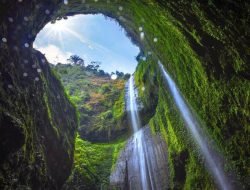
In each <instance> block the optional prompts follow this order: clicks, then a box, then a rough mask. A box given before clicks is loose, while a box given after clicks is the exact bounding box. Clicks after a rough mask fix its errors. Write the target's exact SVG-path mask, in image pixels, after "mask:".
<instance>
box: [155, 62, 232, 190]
mask: <svg viewBox="0 0 250 190" xmlns="http://www.w3.org/2000/svg"><path fill="white" fill-rule="evenodd" d="M158 64H159V66H160V69H161V72H162V74H163V77H164V79H165V80H166V82H167V84H168V87H169V90H170V93H171V95H172V97H173V99H174V101H175V103H176V105H177V107H178V109H179V111H180V113H181V115H182V118H183V119H184V121H185V123H186V125H187V127H188V129H189V131H190V132H191V134H192V136H193V138H194V140H195V141H196V143H197V145H198V146H199V148H200V150H201V153H202V154H203V157H204V158H205V161H206V164H207V168H208V170H209V171H210V173H211V174H212V176H213V177H214V179H215V181H216V183H217V184H218V186H219V188H220V189H223V190H229V189H231V188H232V187H231V185H229V181H228V180H227V179H226V176H225V174H224V170H223V168H222V166H220V164H219V162H218V161H217V160H216V159H215V155H214V154H215V152H214V151H213V150H212V149H211V147H209V145H208V142H207V140H206V139H207V137H206V136H205V135H204V134H203V133H202V128H201V127H200V124H199V122H198V121H197V119H196V117H195V116H194V115H193V114H192V112H191V109H190V108H189V106H188V105H187V104H186V103H185V100H184V98H183V97H182V95H181V93H180V91H179V90H178V88H177V86H176V84H175V82H174V81H173V80H172V79H171V77H170V76H169V74H168V73H167V71H166V70H165V69H164V67H163V65H162V64H161V62H160V61H158Z"/></svg>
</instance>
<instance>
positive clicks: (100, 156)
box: [64, 136, 126, 190]
mask: <svg viewBox="0 0 250 190" xmlns="http://www.w3.org/2000/svg"><path fill="white" fill-rule="evenodd" d="M125 142H126V141H125V140H124V139H120V140H119V141H116V142H112V143H102V144H97V143H91V142H88V141H84V140H82V139H81V138H80V137H79V136H78V137H77V138H76V143H75V161H74V169H73V171H72V174H71V176H70V177H69V179H68V181H67V183H66V185H65V187H64V188H65V189H78V188H82V189H89V190H93V189H100V187H101V186H102V188H104V189H105V188H108V185H109V176H110V173H111V171H112V168H113V167H114V165H115V162H116V160H117V158H118V155H119V152H120V150H121V149H122V148H123V147H124V145H125Z"/></svg>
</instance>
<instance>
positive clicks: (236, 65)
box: [0, 0, 250, 189]
mask: <svg viewBox="0 0 250 190" xmlns="http://www.w3.org/2000/svg"><path fill="white" fill-rule="evenodd" d="M108 2H110V3H108ZM249 10H250V9H249V2H247V1H245V2H244V1H240V0H237V1H231V0H225V1H213V0H211V1H202V2H200V1H192V3H190V2H188V1H181V0H180V1H176V0H170V1H163V0H154V1H153V0H152V1H149V0H145V1H143V2H142V1H132V0H131V1H123V0H114V1H88V0H86V1H80V0H71V1H68V3H67V4H63V1H61V0H53V1H52V0H31V1H28V0H22V1H15V2H13V1H9V0H2V1H1V2H0V40H1V42H0V46H1V50H0V71H1V75H0V78H1V80H0V84H1V86H0V111H1V114H0V124H1V126H0V127H1V128H0V132H1V133H0V137H1V138H0V142H1V145H0V151H1V160H0V161H1V163H0V168H1V170H0V171H1V175H0V182H1V183H0V184H1V185H2V184H3V185H2V186H1V188H2V187H4V186H6V188H17V187H19V188H22V187H26V186H29V187H32V188H34V189H39V188H40V189H48V188H59V187H60V186H61V184H62V183H63V182H64V180H65V179H66V178H67V176H68V174H69V172H70V166H71V163H72V162H71V161H72V151H73V150H72V149H73V139H74V131H75V128H76V118H75V114H74V112H75V111H74V109H73V107H72V106H71V105H70V103H69V102H68V100H67V99H66V98H65V95H64V93H63V90H62V87H61V86H60V84H59V82H58V80H57V79H56V78H55V77H54V76H53V74H52V73H51V71H50V69H49V67H48V66H47V65H46V60H45V59H44V56H43V55H41V54H40V53H39V52H36V51H34V50H33V49H32V42H33V41H34V39H35V36H36V34H37V33H38V32H39V30H41V29H42V28H43V26H44V25H45V24H46V23H47V22H49V21H51V20H52V21H55V20H56V19H61V18H66V17H65V16H66V15H74V14H80V13H83V14H86V13H103V14H105V15H107V16H110V17H113V18H116V19H117V21H118V22H119V23H120V24H121V25H122V26H123V27H124V28H125V29H126V31H127V33H128V36H130V37H131V39H132V40H133V42H134V43H136V44H138V45H139V46H140V47H141V49H142V51H143V54H144V55H145V56H146V57H147V59H146V61H141V63H140V65H139V66H138V68H137V72H136V81H137V85H138V87H139V89H145V90H141V91H140V94H141V95H140V96H141V99H142V101H143V102H144V105H145V109H148V110H151V111H152V113H155V114H154V115H152V114H149V115H148V116H147V115H146V114H145V115H144V117H145V118H144V120H145V123H147V122H148V121H150V122H149V124H150V127H151V128H152V129H154V131H156V132H159V133H161V134H162V135H163V136H164V139H165V140H166V142H167V143H168V165H169V171H170V172H169V173H170V174H169V175H170V177H169V180H170V182H169V183H170V187H171V188H178V189H181V188H187V189H188V188H189V189H190V188H197V189H199V188H200V189H201V188H203V189H205V188H207V189H212V188H214V183H213V180H212V179H211V176H210V175H209V174H208V173H207V172H206V170H205V168H204V165H203V161H202V158H201V157H200V155H199V154H198V153H197V151H196V149H195V148H194V146H193V143H192V139H191V137H190V135H189V134H188V133H187V132H186V130H185V126H184V124H183V122H181V120H180V117H179V115H178V112H177V110H176V107H175V106H174V103H173V100H172V99H171V97H170V96H169V93H167V92H168V89H167V88H166V87H164V85H163V82H162V79H161V77H160V74H159V69H158V68H157V64H156V63H157V61H158V59H160V60H161V62H162V63H163V65H164V66H165V67H166V68H167V70H168V72H169V74H170V75H171V77H172V78H173V80H174V81H175V82H176V83H177V85H178V87H179V89H180V91H181V92H182V94H183V96H184V97H185V99H186V100H187V102H188V104H190V106H191V107H192V108H193V109H194V111H195V112H196V114H197V115H198V117H199V118H201V120H202V121H203V123H204V130H206V131H207V133H208V134H209V135H210V136H211V137H212V139H213V140H214V142H213V143H215V144H216V145H217V149H218V150H219V152H221V153H222V154H223V155H224V156H225V157H226V160H227V161H228V163H227V164H226V168H228V170H229V171H235V172H234V173H235V175H236V179H237V181H240V183H241V185H242V189H243V188H245V189H248V188H249V180H248V178H249V161H248V157H249V150H250V142H249V141H250V139H249V117H250V115H249V114H250V111H249V108H250V106H249V105H250V103H249V89H250V83H249V79H250V76H249V73H250V70H249V69H250V67H249V48H248V43H247V42H248V41H247V40H248V36H249V31H250V30H249ZM43 63H45V64H43ZM145 113H146V112H145ZM66 116H67V117H66ZM149 117H150V118H149ZM151 117H152V118H151ZM10 138H11V139H12V140H11V139H10ZM13 138H14V139H13ZM13 141H14V142H13ZM187 152H188V153H187ZM2 155H3V156H2ZM187 155H188V156H187ZM229 173H230V172H229Z"/></svg>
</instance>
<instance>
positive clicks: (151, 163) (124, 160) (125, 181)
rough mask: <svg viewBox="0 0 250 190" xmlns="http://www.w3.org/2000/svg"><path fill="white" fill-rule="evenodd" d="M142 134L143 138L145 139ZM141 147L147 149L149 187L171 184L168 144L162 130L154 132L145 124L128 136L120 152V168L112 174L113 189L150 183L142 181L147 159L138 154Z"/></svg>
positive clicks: (167, 186) (127, 188)
mask: <svg viewBox="0 0 250 190" xmlns="http://www.w3.org/2000/svg"><path fill="white" fill-rule="evenodd" d="M139 138H141V140H142V141H141V143H139V142H140V139H139ZM140 146H141V147H140ZM141 148H142V149H144V150H143V152H144V153H145V155H144V156H145V159H146V160H145V161H146V162H147V165H146V166H147V167H146V168H145V171H144V172H145V173H144V172H143V174H145V176H144V177H145V180H146V181H147V182H149V185H148V186H147V187H146V188H147V189H151V188H152V189H159V190H160V189H167V188H169V184H168V183H169V182H168V179H169V175H168V165H167V163H168V161H167V155H168V154H167V144H166V142H165V141H164V138H162V136H161V135H160V134H154V135H152V134H151V130H150V128H149V126H145V127H144V128H142V129H141V130H140V131H138V132H136V133H135V134H134V135H133V136H132V137H131V138H130V139H129V140H128V142H127V144H126V146H125V148H124V149H123V150H122V152H121V153H120V157H119V159H118V161H117V164H116V168H115V170H114V172H113V173H112V174H111V176H110V186H111V189H112V188H113V189H116V188H118V189H124V190H129V189H133V190H140V189H145V187H144V186H143V185H145V184H146V183H145V182H144V184H142V183H141V181H142V180H141V179H142V178H143V177H142V176H141V175H143V174H141V173H140V170H141V168H142V164H143V163H141V160H140V159H141V158H140V157H139V156H138V155H139V153H138V152H139V151H141V150H140V149H141Z"/></svg>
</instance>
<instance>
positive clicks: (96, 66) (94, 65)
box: [86, 61, 101, 71]
mask: <svg viewBox="0 0 250 190" xmlns="http://www.w3.org/2000/svg"><path fill="white" fill-rule="evenodd" d="M100 65H101V62H99V61H91V63H90V64H89V65H88V66H87V67H86V69H87V70H93V71H98V69H99V68H100Z"/></svg>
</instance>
